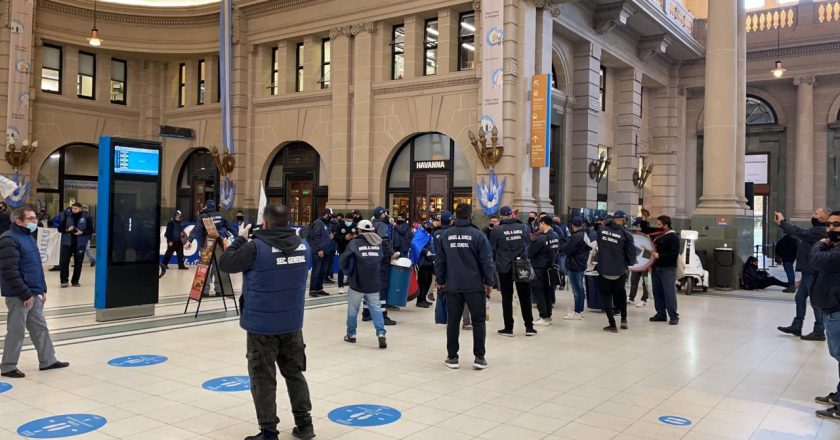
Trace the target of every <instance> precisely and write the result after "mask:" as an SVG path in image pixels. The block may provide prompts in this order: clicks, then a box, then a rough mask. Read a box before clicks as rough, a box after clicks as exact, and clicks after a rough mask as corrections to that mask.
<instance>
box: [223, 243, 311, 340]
mask: <svg viewBox="0 0 840 440" xmlns="http://www.w3.org/2000/svg"><path fill="white" fill-rule="evenodd" d="M311 260H312V254H311V251H310V249H309V245H308V244H307V243H306V241H304V240H302V239H301V238H300V237H298V236H297V234H296V233H295V230H294V229H292V228H289V227H281V228H269V229H263V230H259V231H254V240H252V241H250V242H249V241H247V240H246V239H245V238H243V237H238V238H237V239H236V240H234V242H233V243H232V244H231V245H230V246H229V247H228V248H227V250H225V252H224V253H223V254H222V256H221V258H220V259H219V269H220V270H222V271H223V272H228V273H237V272H243V281H244V282H243V288H242V296H241V297H240V298H239V301H240V303H241V304H242V315H241V316H240V317H239V325H240V327H242V328H243V329H245V330H246V331H248V332H250V333H256V334H260V335H282V334H287V333H294V332H296V331H299V330H301V329H302V328H303V309H304V299H305V295H306V279H307V271H308V267H309V265H310V262H311Z"/></svg>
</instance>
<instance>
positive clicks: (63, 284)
mask: <svg viewBox="0 0 840 440" xmlns="http://www.w3.org/2000/svg"><path fill="white" fill-rule="evenodd" d="M68 287H70V283H61V288H62V289H66V288H68Z"/></svg>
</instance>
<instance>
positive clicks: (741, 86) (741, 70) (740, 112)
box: [735, 1, 749, 210]
mask: <svg viewBox="0 0 840 440" xmlns="http://www.w3.org/2000/svg"><path fill="white" fill-rule="evenodd" d="M736 3H738V53H737V56H738V64H737V69H738V76H737V77H736V79H737V83H736V84H737V86H738V89H737V92H738V102H737V104H738V108H737V110H736V113H735V117H736V120H735V121H736V122H735V124H736V125H735V127H736V128H737V129H738V131H737V134H736V136H737V142H736V144H735V145H736V150H735V159H736V162H735V166H736V168H735V171H736V173H735V194H737V196H738V204H739V205H740V206H741V208H743V209H745V210H749V206H747V198H746V196H745V195H744V167H745V166H746V164H745V154H746V152H747V25H746V21H747V12H746V9H745V7H746V6H745V5H744V2H743V1H738V2H736Z"/></svg>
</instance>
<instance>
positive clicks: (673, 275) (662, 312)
mask: <svg viewBox="0 0 840 440" xmlns="http://www.w3.org/2000/svg"><path fill="white" fill-rule="evenodd" d="M651 275H653V276H652V278H653V301H654V306H655V307H656V316H658V317H663V318H664V317H666V315H667V316H669V317H670V318H671V319H675V318H679V317H680V314H679V313H677V268H676V267H654V268H653V269H651Z"/></svg>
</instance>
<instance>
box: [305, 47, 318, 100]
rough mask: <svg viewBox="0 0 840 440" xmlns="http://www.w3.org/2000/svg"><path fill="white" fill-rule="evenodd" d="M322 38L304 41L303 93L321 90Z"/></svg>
mask: <svg viewBox="0 0 840 440" xmlns="http://www.w3.org/2000/svg"><path fill="white" fill-rule="evenodd" d="M320 79H321V37H316V36H308V37H306V38H304V39H303V91H305V92H311V91H313V90H319V89H320V88H321V83H319V82H318V80H320Z"/></svg>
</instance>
